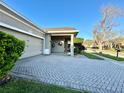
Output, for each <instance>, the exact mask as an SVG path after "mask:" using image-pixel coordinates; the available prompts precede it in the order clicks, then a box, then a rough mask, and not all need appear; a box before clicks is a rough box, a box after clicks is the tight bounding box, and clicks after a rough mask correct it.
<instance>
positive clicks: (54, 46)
mask: <svg viewBox="0 0 124 93" xmlns="http://www.w3.org/2000/svg"><path fill="white" fill-rule="evenodd" d="M73 39H74V35H73V34H52V35H51V53H61V54H62V53H63V54H66V55H71V56H73V55H74V43H73V42H74V41H73Z"/></svg>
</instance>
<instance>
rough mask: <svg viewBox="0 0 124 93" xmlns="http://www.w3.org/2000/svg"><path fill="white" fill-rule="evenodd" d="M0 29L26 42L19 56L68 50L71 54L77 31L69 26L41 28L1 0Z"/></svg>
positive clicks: (24, 56)
mask: <svg viewBox="0 0 124 93" xmlns="http://www.w3.org/2000/svg"><path fill="white" fill-rule="evenodd" d="M0 31H3V32H6V33H9V34H12V35H14V36H15V37H17V38H19V39H21V40H24V41H25V42H26V47H25V51H24V54H23V55H22V57H21V58H26V57H31V56H35V55H39V54H51V53H68V52H69V53H70V54H71V56H73V55H74V43H73V42H74V41H73V39H74V37H75V36H76V35H77V33H78V30H77V29H75V28H70V27H64V28H47V29H41V28H40V27H38V26H37V25H35V24H34V23H32V22H31V21H30V20H29V19H27V18H25V17H24V16H22V15H21V14H19V13H18V12H16V11H15V10H13V9H12V8H10V7H9V6H8V5H6V4H5V3H4V2H2V1H0Z"/></svg>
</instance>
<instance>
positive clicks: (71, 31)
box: [48, 30, 79, 33]
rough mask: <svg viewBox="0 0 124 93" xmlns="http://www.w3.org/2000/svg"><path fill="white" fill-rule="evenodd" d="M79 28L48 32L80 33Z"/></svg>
mask: <svg viewBox="0 0 124 93" xmlns="http://www.w3.org/2000/svg"><path fill="white" fill-rule="evenodd" d="M78 32H79V30H66V31H48V33H78Z"/></svg>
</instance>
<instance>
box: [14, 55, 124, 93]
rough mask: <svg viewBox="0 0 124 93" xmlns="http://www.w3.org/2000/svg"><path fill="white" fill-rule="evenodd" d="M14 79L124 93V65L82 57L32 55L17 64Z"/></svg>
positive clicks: (105, 92)
mask: <svg viewBox="0 0 124 93" xmlns="http://www.w3.org/2000/svg"><path fill="white" fill-rule="evenodd" d="M12 74H13V75H15V76H16V77H21V78H27V79H33V80H37V81H41V82H45V83H49V84H55V85H60V86H64V87H69V88H75V89H80V90H88V91H91V92H93V93H124V66H123V65H122V66H121V65H118V64H114V63H113V62H106V61H105V60H91V59H88V58H85V57H83V56H80V57H71V56H62V55H61V56H60V55H50V56H42V55H40V56H36V57H32V58H27V59H23V60H20V61H19V62H17V64H16V66H15V67H14V68H13V70H12Z"/></svg>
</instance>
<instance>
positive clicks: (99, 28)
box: [93, 5, 124, 50]
mask: <svg viewBox="0 0 124 93" xmlns="http://www.w3.org/2000/svg"><path fill="white" fill-rule="evenodd" d="M101 12H102V19H101V21H100V22H98V23H97V24H96V25H95V27H94V29H93V37H94V42H95V43H97V44H98V46H99V49H100V50H102V47H103V45H104V43H105V42H109V41H111V40H113V39H114V38H116V37H117V34H116V33H114V32H113V27H116V26H118V24H117V23H115V22H114V20H115V19H116V18H118V17H122V16H124V11H123V10H122V9H121V8H119V7H115V6H113V5H108V6H104V7H103V8H102V10H101Z"/></svg>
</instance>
